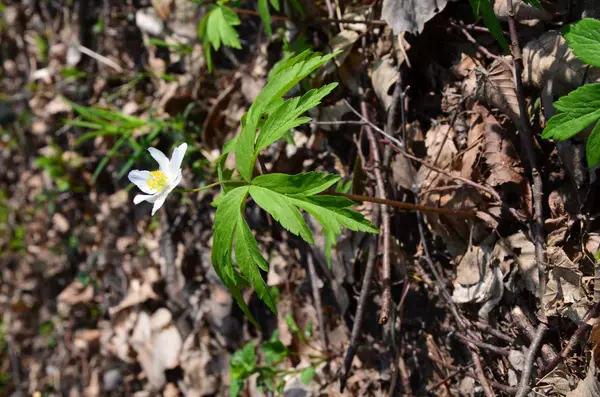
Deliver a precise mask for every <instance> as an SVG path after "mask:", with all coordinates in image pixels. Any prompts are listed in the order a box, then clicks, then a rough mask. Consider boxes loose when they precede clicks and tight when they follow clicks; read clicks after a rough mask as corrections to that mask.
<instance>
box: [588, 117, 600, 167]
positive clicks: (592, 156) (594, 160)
mask: <svg viewBox="0 0 600 397" xmlns="http://www.w3.org/2000/svg"><path fill="white" fill-rule="evenodd" d="M585 155H586V158H587V162H588V167H589V168H594V167H596V166H597V165H598V163H600V122H599V123H597V124H596V126H595V127H594V129H593V130H592V133H591V134H590V136H589V137H588V141H587V144H586V146H585Z"/></svg>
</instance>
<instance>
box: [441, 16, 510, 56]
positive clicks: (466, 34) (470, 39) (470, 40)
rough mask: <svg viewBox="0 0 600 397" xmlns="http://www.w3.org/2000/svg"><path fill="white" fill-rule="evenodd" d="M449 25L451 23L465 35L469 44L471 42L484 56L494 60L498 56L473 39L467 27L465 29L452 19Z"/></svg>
mask: <svg viewBox="0 0 600 397" xmlns="http://www.w3.org/2000/svg"><path fill="white" fill-rule="evenodd" d="M450 25H452V26H454V27H455V28H457V29H458V30H460V31H461V32H462V34H463V35H464V36H465V38H466V39H467V40H468V41H469V42H470V43H471V44H473V45H474V46H475V47H476V48H477V50H479V51H480V52H481V53H482V54H483V55H485V56H486V57H488V58H490V59H494V60H496V59H499V58H500V57H499V56H498V55H495V54H492V53H491V52H490V51H489V50H488V49H487V48H485V47H484V46H482V45H481V44H479V42H478V41H477V40H475V38H474V37H473V36H471V33H469V32H468V31H467V29H465V28H464V27H463V26H461V25H459V24H457V23H456V22H452V21H450Z"/></svg>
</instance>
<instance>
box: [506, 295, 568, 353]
mask: <svg viewBox="0 0 600 397" xmlns="http://www.w3.org/2000/svg"><path fill="white" fill-rule="evenodd" d="M511 316H512V318H513V320H514V321H515V322H516V323H517V325H518V326H519V327H520V328H521V329H522V330H523V332H524V333H525V335H527V337H528V338H529V340H530V341H531V340H533V339H534V338H535V327H534V326H533V324H532V323H531V321H530V320H529V318H528V317H527V316H526V315H525V313H523V310H522V309H521V308H520V307H519V306H515V307H514V308H513V309H512V311H511ZM556 357H558V353H557V352H556V350H554V347H552V345H550V344H544V345H542V358H543V359H544V360H545V362H546V365H548V364H549V363H551V362H552V360H554V359H555V358H556Z"/></svg>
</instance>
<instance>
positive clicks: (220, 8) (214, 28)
mask: <svg viewBox="0 0 600 397" xmlns="http://www.w3.org/2000/svg"><path fill="white" fill-rule="evenodd" d="M227 3H228V1H227V0H219V1H218V2H217V4H211V5H210V6H209V10H208V12H207V13H206V15H204V18H202V20H201V21H200V25H198V37H199V38H200V40H202V44H203V46H204V57H205V58H206V64H207V66H208V71H209V72H211V73H212V71H213V64H212V52H211V46H212V48H213V49H214V50H215V51H219V48H221V43H223V45H225V46H227V47H230V48H236V49H240V48H242V44H241V43H240V36H239V34H238V32H237V30H236V29H235V27H236V26H238V25H239V24H240V23H241V21H240V18H238V16H237V14H236V13H235V12H234V11H233V10H232V9H231V8H229V7H227V6H226V5H225V4H227Z"/></svg>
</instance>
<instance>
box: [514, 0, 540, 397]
mask: <svg viewBox="0 0 600 397" xmlns="http://www.w3.org/2000/svg"><path fill="white" fill-rule="evenodd" d="M509 1H510V0H509ZM547 330H548V326H547V325H546V324H544V323H541V324H540V325H538V327H537V332H536V334H535V338H533V341H531V345H530V346H529V350H528V351H527V356H526V357H525V364H524V365H523V373H522V374H521V381H520V382H519V389H518V390H517V395H516V397H525V396H527V393H529V389H530V387H529V379H530V378H531V372H532V370H533V362H534V361H535V356H536V355H537V352H538V350H539V349H540V345H541V344H542V339H543V338H544V334H545V333H546V331H547Z"/></svg>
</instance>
